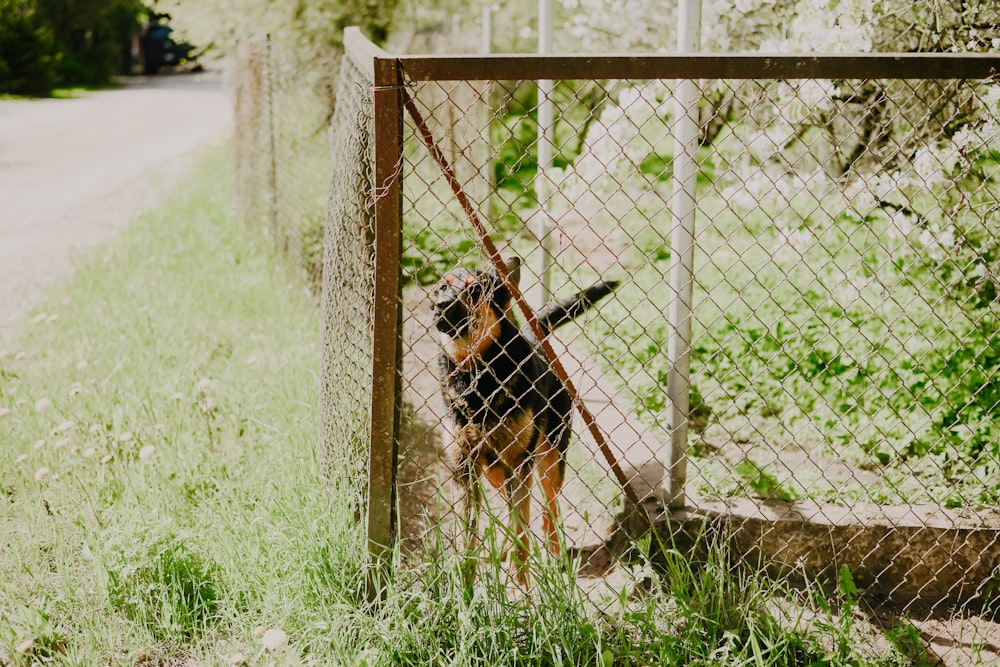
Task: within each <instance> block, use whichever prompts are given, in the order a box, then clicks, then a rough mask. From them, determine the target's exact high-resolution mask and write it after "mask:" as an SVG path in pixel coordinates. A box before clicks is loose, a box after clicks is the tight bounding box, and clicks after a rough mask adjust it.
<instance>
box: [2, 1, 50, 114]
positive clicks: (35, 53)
mask: <svg viewBox="0 0 1000 667" xmlns="http://www.w3.org/2000/svg"><path fill="white" fill-rule="evenodd" d="M54 60H55V50H54V46H53V38H52V31H51V29H49V28H47V27H45V26H42V25H39V24H38V22H37V21H36V19H35V16H34V12H33V8H32V6H31V5H29V4H26V3H23V2H21V1H20V0H0V92H3V93H11V94H14V95H45V94H46V93H48V92H49V91H50V90H52V87H53V86H54V85H55V80H56V73H55V66H54V62H53V61H54Z"/></svg>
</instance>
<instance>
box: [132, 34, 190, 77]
mask: <svg viewBox="0 0 1000 667" xmlns="http://www.w3.org/2000/svg"><path fill="white" fill-rule="evenodd" d="M173 32H174V29H173V28H171V27H170V26H168V25H163V24H161V23H154V24H151V25H149V26H148V27H147V28H146V29H145V30H143V33H142V35H141V36H140V37H139V51H140V54H141V58H142V72H143V74H156V73H157V72H158V71H159V70H160V68H161V67H172V66H174V65H180V64H182V63H187V62H196V61H197V58H198V54H197V53H195V47H193V46H192V45H190V44H185V43H180V44H179V43H177V42H175V41H174V40H173V38H172V37H171V35H172V34H173Z"/></svg>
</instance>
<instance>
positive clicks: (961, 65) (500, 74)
mask: <svg viewBox="0 0 1000 667" xmlns="http://www.w3.org/2000/svg"><path fill="white" fill-rule="evenodd" d="M399 62H400V64H401V66H402V68H403V71H404V72H405V74H406V77H407V79H409V80H411V81H459V80H471V81H483V80H488V81H500V80H534V79H562V80H570V79H577V80H579V79H985V78H989V77H991V76H994V75H996V74H997V72H998V71H1000V55H998V54H995V53H981V54H971V53H963V54H958V53H878V54H874V53H873V54H867V53H866V54H860V55H859V54H836V55H808V56H806V55H797V56H789V55H760V54H726V55H718V54H706V55H653V54H650V55H617V56H616V55H608V56H604V55H602V56H594V55H579V56H575V55H574V56H570V55H553V56H536V55H530V56H529V55H489V56H399Z"/></svg>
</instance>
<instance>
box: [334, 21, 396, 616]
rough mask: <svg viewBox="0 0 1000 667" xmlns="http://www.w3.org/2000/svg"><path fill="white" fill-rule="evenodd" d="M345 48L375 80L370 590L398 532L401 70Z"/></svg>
mask: <svg viewBox="0 0 1000 667" xmlns="http://www.w3.org/2000/svg"><path fill="white" fill-rule="evenodd" d="M345 47H346V48H347V53H349V54H352V59H353V60H355V63H356V64H357V65H358V66H359V68H360V69H361V71H362V72H364V73H366V74H368V75H370V76H371V80H372V83H373V86H374V90H373V96H374V100H373V102H374V111H373V113H374V142H375V151H374V153H375V165H374V179H373V180H374V188H375V190H374V192H372V193H369V196H370V197H371V198H372V199H373V203H374V212H375V220H374V223H375V275H374V295H373V296H374V313H373V327H372V329H373V330H372V337H373V340H372V360H371V361H372V366H371V368H372V395H371V425H370V428H371V441H370V445H369V447H370V449H369V455H368V503H367V507H368V516H367V531H368V551H369V554H370V555H371V557H372V560H373V561H374V567H373V568H372V569H371V570H369V576H368V597H369V599H377V598H379V597H381V596H382V594H383V592H384V590H385V587H384V585H383V582H384V575H385V574H386V573H387V570H388V564H389V560H390V558H391V555H392V549H393V546H394V544H395V542H396V534H397V525H396V524H397V508H396V470H397V461H398V455H399V438H398V436H399V423H400V405H401V402H402V399H401V397H402V373H401V369H402V359H403V353H402V345H403V342H402V341H403V338H402V317H403V310H402V291H401V290H402V266H401V263H400V256H401V254H402V234H401V229H402V212H403V189H402V181H401V173H400V168H401V165H402V156H403V103H402V97H401V95H400V93H401V84H402V75H401V72H400V69H399V62H398V61H397V60H396V58H395V57H393V56H391V55H390V54H388V53H386V52H385V51H382V50H381V49H379V48H377V47H376V46H375V45H374V44H372V43H371V42H368V41H367V40H364V38H363V37H361V34H360V32H357V31H349V32H348V34H346V35H345Z"/></svg>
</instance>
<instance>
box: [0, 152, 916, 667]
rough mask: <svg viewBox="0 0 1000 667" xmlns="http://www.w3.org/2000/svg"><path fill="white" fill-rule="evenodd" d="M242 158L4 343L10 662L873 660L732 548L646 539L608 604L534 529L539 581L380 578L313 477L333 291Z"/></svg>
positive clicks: (398, 563)
mask: <svg viewBox="0 0 1000 667" xmlns="http://www.w3.org/2000/svg"><path fill="white" fill-rule="evenodd" d="M230 173H231V165H230V161H229V157H228V154H227V153H226V152H225V151H222V150H216V151H214V152H212V153H211V154H210V155H207V156H206V158H205V160H204V162H203V164H202V165H201V166H200V168H199V169H198V170H197V173H195V174H194V175H193V177H192V180H191V181H190V182H189V183H188V184H186V185H185V186H184V187H183V188H181V189H180V190H178V191H177V192H176V193H174V195H173V197H172V198H170V200H169V203H168V204H167V205H166V206H164V207H163V208H161V209H159V210H157V211H154V212H150V213H148V214H146V215H143V216H141V217H140V218H139V219H138V220H136V222H135V224H134V226H133V227H132V229H131V230H130V231H129V232H128V233H127V234H125V235H124V236H123V238H121V239H120V240H119V241H118V242H117V243H116V244H114V245H112V246H110V247H108V248H105V249H102V250H100V251H99V252H97V253H96V254H95V255H93V256H92V257H89V258H87V260H86V261H85V262H83V264H82V266H81V267H80V269H79V271H78V272H77V274H76V276H75V277H74V278H73V280H72V281H71V282H70V283H68V284H66V285H64V286H63V287H62V288H60V289H59V290H57V291H56V292H54V293H53V294H52V295H51V297H50V298H49V300H48V301H47V302H46V303H45V304H44V305H42V306H41V307H40V308H39V310H38V311H37V312H36V314H35V316H34V317H33V318H32V319H31V322H30V323H29V324H28V327H27V332H26V334H25V336H24V338H23V339H22V340H21V341H19V342H17V343H16V344H15V345H13V346H11V347H10V348H9V349H8V350H7V351H6V352H0V415H2V416H0V665H5V666H6V665H7V664H13V665H26V664H33V663H35V662H48V663H52V664H65V665H100V664H138V663H147V664H160V665H182V664H188V665H190V664H195V663H197V664H200V665H225V664H248V665H257V664H260V665H264V664H277V665H299V664H322V665H354V664H359V665H361V664H364V665H426V664H442V665H444V664H447V665H466V664H469V665H475V664H482V665H491V666H492V665H522V664H523V665H602V666H607V665H647V664H678V665H680V664H685V665H688V664H705V665H708V664H733V665H735V664H773V665H778V664H808V663H809V662H816V663H817V664H838V661H839V662H841V663H843V662H850V661H855V662H856V661H857V660H859V659H860V658H858V654H857V652H856V651H849V652H848V654H846V655H841V654H835V655H834V654H830V653H829V651H827V650H826V649H825V648H824V646H842V645H843V642H839V643H838V642H837V641H834V639H835V636H843V633H845V632H854V631H855V627H854V625H853V624H852V623H847V625H846V626H844V625H843V624H837V623H834V622H833V621H832V620H831V622H830V623H829V624H828V625H827V626H826V629H824V628H821V627H819V626H816V625H815V624H813V625H802V624H801V623H799V622H798V621H797V620H796V618H795V617H794V616H789V615H788V614H784V613H783V612H780V608H781V607H780V605H779V606H776V605H775V604H774V603H773V601H774V600H786V601H787V600H795V601H796V602H795V603H794V604H793V605H792V606H793V607H795V608H799V607H802V606H803V605H805V606H808V607H810V608H813V609H816V610H818V611H815V613H816V614H819V617H820V618H829V619H833V618H835V614H834V612H832V611H829V610H827V611H824V610H823V609H822V605H817V604H814V603H812V602H810V601H809V600H808V599H802V598H801V596H797V595H793V594H792V593H791V592H790V591H787V590H785V589H783V588H782V587H780V586H779V585H777V584H775V583H773V582H768V581H767V580H766V579H763V578H760V577H757V576H756V575H755V574H754V573H753V571H748V572H747V573H746V574H735V573H734V571H733V568H732V567H731V566H732V564H733V563H732V561H733V560H734V558H733V555H731V554H727V553H726V552H725V551H724V550H722V549H721V548H719V549H717V550H716V551H714V552H712V553H714V554H715V555H714V556H713V557H712V558H710V559H708V560H707V561H705V562H702V563H700V564H697V565H693V564H692V563H691V562H690V561H688V560H687V559H685V558H683V557H682V556H681V555H680V554H678V553H676V552H671V551H667V552H666V553H667V554H668V555H667V557H665V559H662V561H661V565H665V567H663V566H661V567H659V568H653V567H652V565H651V561H650V560H648V559H645V558H643V557H638V560H637V561H636V563H637V564H636V565H635V571H634V573H633V574H635V577H634V579H633V580H632V581H633V582H642V583H643V585H638V583H635V584H634V585H629V586H628V587H627V588H626V589H624V590H621V591H620V595H618V596H612V597H608V598H606V599H604V600H603V601H601V603H600V604H595V603H594V600H593V599H592V598H591V597H589V596H586V595H584V594H583V592H582V591H583V590H584V589H583V588H582V587H581V585H580V584H581V583H582V582H580V581H577V578H576V576H575V574H574V572H575V570H574V567H573V564H572V563H557V562H551V561H550V560H548V558H547V557H545V556H543V555H542V554H537V557H536V558H535V559H533V572H532V574H533V582H534V589H533V592H532V593H531V595H524V594H523V593H519V592H518V591H516V590H514V589H512V587H511V585H510V583H509V578H508V574H507V571H506V564H504V563H503V562H502V559H501V555H500V554H499V553H497V552H496V551H489V550H487V552H486V553H485V554H484V556H483V561H484V562H483V563H482V564H481V565H480V567H479V568H478V569H479V578H478V580H477V583H475V584H474V585H471V586H470V585H468V584H467V582H466V578H465V577H464V576H463V574H464V569H463V563H462V562H460V559H457V558H455V557H453V556H452V557H445V558H442V559H440V560H436V561H430V562H425V563H423V564H419V563H418V564H413V563H410V562H407V561H404V560H403V558H402V557H401V556H397V557H396V560H395V563H394V569H395V571H396V572H397V573H398V574H397V576H395V577H393V578H392V579H390V580H389V581H388V582H387V583H386V590H385V595H384V601H383V602H382V603H381V604H378V605H374V606H373V605H369V604H368V603H367V602H365V600H366V596H365V579H366V571H365V567H364V561H365V540H364V535H363V533H362V530H361V528H360V527H359V526H358V525H357V524H356V523H355V521H354V518H353V515H352V504H351V501H350V498H349V497H348V494H346V493H341V492H340V491H339V490H338V489H336V488H333V489H325V488H323V486H322V484H321V483H320V481H319V479H318V476H317V462H316V455H315V454H316V447H315V445H316V442H315V431H316V417H317V415H316V394H317V382H318V380H317V377H316V375H315V369H316V366H317V361H318V355H319V341H318V331H319V326H318V313H317V306H316V304H315V302H314V301H313V299H312V297H310V296H309V295H308V293H307V289H306V288H305V286H304V285H302V284H301V283H299V282H298V281H297V280H295V279H292V278H289V274H288V273H286V272H285V270H284V269H283V268H281V267H282V266H283V264H282V262H281V261H279V260H278V259H277V258H276V257H274V256H273V253H272V251H271V250H270V249H269V248H268V246H267V244H266V243H265V242H262V241H259V240H255V239H248V238H246V236H245V234H244V232H243V231H242V228H241V227H240V226H239V225H237V224H234V223H233V222H232V221H231V220H230V217H229V215H228V213H227V211H228V207H229V206H228V205H229V202H230V191H229V182H230V178H229V174H230ZM789 604H791V603H789ZM848 621H850V619H848ZM845 627H846V629H845ZM883 653H885V654H884V655H881V654H880V655H873V654H870V653H869V654H866V657H867V658H871V659H873V660H874V659H886V660H891V659H895V657H897V654H896V653H895V652H894V651H892V650H887V652H883ZM829 656H832V657H833V658H835V659H828V657H829ZM824 661H825V662H824Z"/></svg>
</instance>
